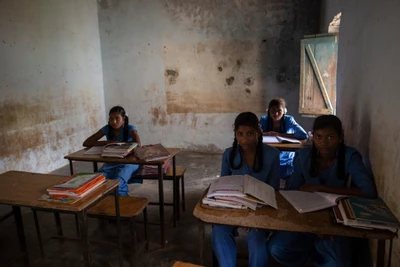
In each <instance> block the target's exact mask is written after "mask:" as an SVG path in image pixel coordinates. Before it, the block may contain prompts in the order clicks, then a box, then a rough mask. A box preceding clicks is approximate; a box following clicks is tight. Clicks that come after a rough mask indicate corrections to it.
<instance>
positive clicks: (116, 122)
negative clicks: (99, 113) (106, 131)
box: [108, 112, 125, 130]
mask: <svg viewBox="0 0 400 267" xmlns="http://www.w3.org/2000/svg"><path fill="white" fill-rule="evenodd" d="M124 119H125V118H124V117H123V116H121V114H119V113H118V112H113V113H111V114H110V116H109V117H108V122H109V123H110V125H111V127H112V128H113V129H115V130H117V129H119V128H121V126H122V124H124Z"/></svg>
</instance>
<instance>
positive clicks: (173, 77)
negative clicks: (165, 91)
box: [164, 69, 179, 85]
mask: <svg viewBox="0 0 400 267" xmlns="http://www.w3.org/2000/svg"><path fill="white" fill-rule="evenodd" d="M164 75H165V77H166V78H167V79H168V84H170V85H173V84H176V81H177V78H178V76H179V72H178V71H176V70H172V69H167V70H165V73H164Z"/></svg>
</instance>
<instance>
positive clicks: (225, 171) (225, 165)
mask: <svg viewBox="0 0 400 267" xmlns="http://www.w3.org/2000/svg"><path fill="white" fill-rule="evenodd" d="M228 175H232V172H231V167H230V164H229V150H225V152H224V154H223V155H222V163H221V176H228Z"/></svg>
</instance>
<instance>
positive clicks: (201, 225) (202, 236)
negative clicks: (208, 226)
mask: <svg viewBox="0 0 400 267" xmlns="http://www.w3.org/2000/svg"><path fill="white" fill-rule="evenodd" d="M204 240H205V230H204V223H203V222H202V221H200V220H199V252H200V255H199V256H200V264H201V265H204V245H205V242H204Z"/></svg>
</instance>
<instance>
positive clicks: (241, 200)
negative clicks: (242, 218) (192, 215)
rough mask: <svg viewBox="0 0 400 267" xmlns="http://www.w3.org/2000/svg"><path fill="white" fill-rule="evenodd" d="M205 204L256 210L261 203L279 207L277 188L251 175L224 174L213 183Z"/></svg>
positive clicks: (204, 201) (205, 198)
mask: <svg viewBox="0 0 400 267" xmlns="http://www.w3.org/2000/svg"><path fill="white" fill-rule="evenodd" d="M202 203H203V204H207V205H209V206H214V207H229V208H236V209H247V208H249V209H252V210H255V209H256V208H257V207H258V206H260V205H269V206H271V207H273V208H275V209H277V208H278V206H277V203H276V198H275V189H274V188H273V187H271V186H270V185H268V184H266V183H264V182H262V181H260V180H258V179H256V178H254V177H252V176H250V175H231V176H222V177H220V178H218V180H216V181H214V182H212V183H211V185H210V187H209V189H208V192H207V195H206V196H205V197H204V198H203V199H202Z"/></svg>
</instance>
